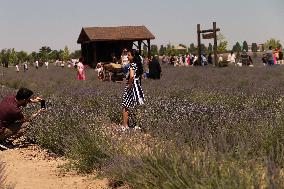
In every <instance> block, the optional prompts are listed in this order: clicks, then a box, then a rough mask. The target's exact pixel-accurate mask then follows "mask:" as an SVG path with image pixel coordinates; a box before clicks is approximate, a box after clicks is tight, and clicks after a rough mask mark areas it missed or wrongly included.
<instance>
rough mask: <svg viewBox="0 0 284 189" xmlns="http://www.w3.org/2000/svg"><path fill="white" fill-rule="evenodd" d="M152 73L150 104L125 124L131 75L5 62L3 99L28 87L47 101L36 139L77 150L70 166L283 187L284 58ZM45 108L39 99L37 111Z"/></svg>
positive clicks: (171, 182)
mask: <svg viewBox="0 0 284 189" xmlns="http://www.w3.org/2000/svg"><path fill="white" fill-rule="evenodd" d="M162 70H163V72H162V78H161V80H143V81H142V87H143V90H144V92H145V97H146V104H145V106H143V107H140V108H139V109H138V110H137V111H134V110H133V113H132V114H131V120H130V122H131V123H132V124H137V125H140V126H141V127H142V131H129V132H126V133H121V132H117V131H116V129H115V128H117V125H119V124H120V122H121V101H122V94H123V89H124V83H114V82H101V81H99V80H98V79H97V77H96V73H95V71H94V70H93V69H88V70H87V81H83V82H82V81H77V80H76V70H75V69H68V68H63V69H62V68H59V67H55V66H50V68H49V69H48V70H47V69H45V68H41V69H39V70H36V69H35V68H30V69H29V70H28V72H27V73H23V72H21V73H19V74H17V73H16V72H15V71H14V68H9V69H4V68H1V70H0V71H1V72H0V74H1V76H0V84H1V85H2V87H1V90H0V99H2V98H3V97H4V96H5V95H7V94H10V93H11V92H15V91H16V90H17V89H18V88H20V87H22V86H23V87H27V88H30V89H32V90H33V91H34V92H35V93H36V95H40V96H42V97H44V98H45V99H46V101H47V107H48V108H47V111H46V112H44V113H42V114H41V115H40V116H39V117H37V118H36V120H34V121H33V122H32V124H31V127H30V128H29V133H28V138H29V139H30V140H32V141H35V142H36V143H37V144H39V145H40V146H42V147H43V148H46V149H49V150H50V151H52V152H54V153H56V154H58V155H60V156H61V155H62V156H65V157H67V158H68V159H69V160H70V161H69V164H68V165H66V166H65V168H66V169H75V170H77V171H78V172H82V173H90V172H92V171H93V170H97V171H99V172H100V173H101V176H103V177H108V178H109V179H110V180H112V181H113V185H114V186H117V185H123V184H126V185H128V186H130V187H131V188H138V189H139V188H141V189H145V188H149V189H150V188H151V189H152V188H155V189H161V188H165V189H173V188H283V187H284V172H283V171H284V169H283V166H284V115H283V112H284V67H282V66H274V67H264V66H256V67H253V68H251V67H225V68H215V67H212V66H208V67H190V68H185V67H172V66H169V65H163V66H162ZM37 108H39V107H36V106H30V107H29V108H28V110H27V112H26V113H27V114H31V113H32V112H33V111H35V110H36V109H37Z"/></svg>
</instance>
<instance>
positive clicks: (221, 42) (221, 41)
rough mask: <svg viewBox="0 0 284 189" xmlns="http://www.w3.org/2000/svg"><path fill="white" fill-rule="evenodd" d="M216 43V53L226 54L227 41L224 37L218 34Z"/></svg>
mask: <svg viewBox="0 0 284 189" xmlns="http://www.w3.org/2000/svg"><path fill="white" fill-rule="evenodd" d="M217 41H218V46H217V51H218V52H226V51H227V46H228V41H226V39H225V36H224V35H222V34H221V33H219V34H218V36H217Z"/></svg>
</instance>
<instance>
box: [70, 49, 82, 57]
mask: <svg viewBox="0 0 284 189" xmlns="http://www.w3.org/2000/svg"><path fill="white" fill-rule="evenodd" d="M81 56H82V54H81V50H75V51H74V52H72V53H71V54H70V58H72V59H79V58H80V57H81Z"/></svg>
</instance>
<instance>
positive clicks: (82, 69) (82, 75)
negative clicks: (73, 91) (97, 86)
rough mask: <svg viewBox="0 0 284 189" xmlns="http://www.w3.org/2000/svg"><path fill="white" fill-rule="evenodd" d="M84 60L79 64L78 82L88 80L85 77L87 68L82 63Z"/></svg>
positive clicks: (80, 60)
mask: <svg viewBox="0 0 284 189" xmlns="http://www.w3.org/2000/svg"><path fill="white" fill-rule="evenodd" d="M82 61H83V59H82V58H80V59H79V63H78V64H77V79H78V80H86V76H85V67H84V65H83V63H82Z"/></svg>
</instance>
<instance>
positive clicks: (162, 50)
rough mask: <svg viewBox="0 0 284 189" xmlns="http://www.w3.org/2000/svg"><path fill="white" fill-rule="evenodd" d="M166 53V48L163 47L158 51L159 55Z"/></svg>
mask: <svg viewBox="0 0 284 189" xmlns="http://www.w3.org/2000/svg"><path fill="white" fill-rule="evenodd" d="M166 52H167V48H166V47H164V45H161V46H160V49H159V55H165V54H166Z"/></svg>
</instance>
